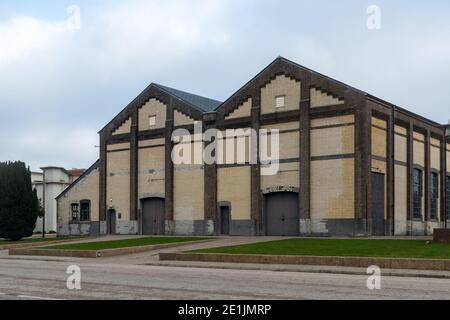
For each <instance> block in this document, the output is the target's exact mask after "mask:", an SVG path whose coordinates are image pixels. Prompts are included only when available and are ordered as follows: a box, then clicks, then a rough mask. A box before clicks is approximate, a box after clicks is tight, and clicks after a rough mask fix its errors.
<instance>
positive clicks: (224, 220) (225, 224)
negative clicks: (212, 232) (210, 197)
mask: <svg viewBox="0 0 450 320" xmlns="http://www.w3.org/2000/svg"><path fill="white" fill-rule="evenodd" d="M230 223H231V212H230V207H229V206H223V207H220V234H221V235H224V236H227V235H230Z"/></svg>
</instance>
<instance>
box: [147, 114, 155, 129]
mask: <svg viewBox="0 0 450 320" xmlns="http://www.w3.org/2000/svg"><path fill="white" fill-rule="evenodd" d="M148 123H149V125H150V127H154V126H156V116H150V117H149V118H148Z"/></svg>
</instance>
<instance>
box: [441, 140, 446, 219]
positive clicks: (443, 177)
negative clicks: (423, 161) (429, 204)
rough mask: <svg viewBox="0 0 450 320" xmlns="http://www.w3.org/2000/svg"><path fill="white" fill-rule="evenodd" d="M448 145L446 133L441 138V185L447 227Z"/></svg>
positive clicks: (442, 208) (442, 209) (443, 215)
mask: <svg viewBox="0 0 450 320" xmlns="http://www.w3.org/2000/svg"><path fill="white" fill-rule="evenodd" d="M447 170H448V168H447V145H446V143H445V133H444V135H443V136H442V140H441V178H440V180H441V185H440V195H441V204H440V206H441V214H440V215H441V221H442V222H443V223H444V227H445V228H447V217H446V203H447V198H446V197H447V195H446V190H447V189H446V182H447Z"/></svg>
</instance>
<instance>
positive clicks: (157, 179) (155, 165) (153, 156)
mask: <svg viewBox="0 0 450 320" xmlns="http://www.w3.org/2000/svg"><path fill="white" fill-rule="evenodd" d="M138 163H139V170H138V197H139V198H143V197H148V196H151V195H153V196H156V195H158V196H165V147H164V146H163V147H153V148H144V149H142V148H141V149H139V162H138Z"/></svg>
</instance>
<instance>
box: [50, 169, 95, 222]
mask: <svg viewBox="0 0 450 320" xmlns="http://www.w3.org/2000/svg"><path fill="white" fill-rule="evenodd" d="M99 183H100V180H99V171H98V169H94V170H93V171H92V172H90V173H89V174H88V175H87V176H85V177H84V178H82V179H81V180H79V181H78V182H77V184H76V185H74V186H73V187H72V188H71V189H70V190H69V191H68V192H67V193H66V194H65V195H64V196H62V197H61V198H60V199H59V201H58V216H59V219H60V220H59V222H60V223H63V224H67V223H69V221H70V220H72V219H71V218H72V217H71V204H72V203H80V201H81V200H90V201H91V221H98V220H99Z"/></svg>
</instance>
